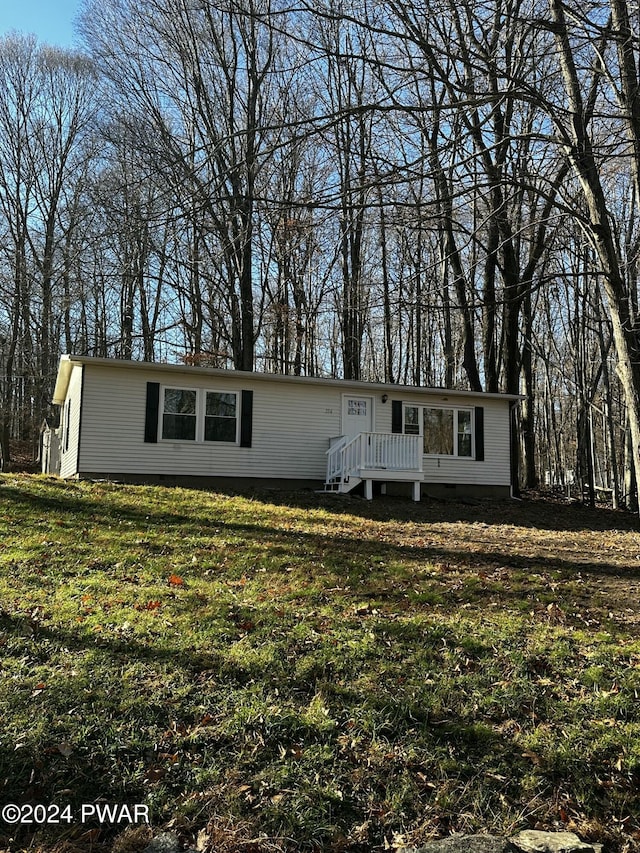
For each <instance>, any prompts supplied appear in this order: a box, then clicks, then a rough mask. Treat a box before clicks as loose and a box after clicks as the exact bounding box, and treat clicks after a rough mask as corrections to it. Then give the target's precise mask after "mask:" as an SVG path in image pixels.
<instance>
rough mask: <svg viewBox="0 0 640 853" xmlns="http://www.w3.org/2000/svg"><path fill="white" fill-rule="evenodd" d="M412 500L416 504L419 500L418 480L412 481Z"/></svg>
mask: <svg viewBox="0 0 640 853" xmlns="http://www.w3.org/2000/svg"><path fill="white" fill-rule="evenodd" d="M413 499H414V501H416V502H417V501H419V500H420V480H414V481H413Z"/></svg>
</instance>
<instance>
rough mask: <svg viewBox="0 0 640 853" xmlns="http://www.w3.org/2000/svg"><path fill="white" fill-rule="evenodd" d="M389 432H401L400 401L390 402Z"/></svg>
mask: <svg viewBox="0 0 640 853" xmlns="http://www.w3.org/2000/svg"><path fill="white" fill-rule="evenodd" d="M391 432H402V400H392V401H391Z"/></svg>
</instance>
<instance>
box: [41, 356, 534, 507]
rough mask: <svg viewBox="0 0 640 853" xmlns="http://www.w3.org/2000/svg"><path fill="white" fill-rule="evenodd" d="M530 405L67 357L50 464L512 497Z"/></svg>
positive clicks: (66, 469)
mask: <svg viewBox="0 0 640 853" xmlns="http://www.w3.org/2000/svg"><path fill="white" fill-rule="evenodd" d="M518 399H519V398H518V397H517V396H514V395H507V394H485V393H474V392H470V391H451V390H445V389H439V388H420V387H413V386H404V385H390V384H384V383H374V382H352V381H345V380H339V379H323V378H315V377H314V378H311V377H300V376H283V375H273V374H263V373H247V372H243V371H235V370H221V369H216V368H207V367H192V366H188V365H183V364H180V365H178V364H162V363H153V364H151V363H145V362H133V361H121V360H116V359H107V358H95V357H89V356H74V355H65V356H62V358H61V360H60V366H59V369H58V376H57V381H56V386H55V391H54V395H53V403H54V404H55V405H57V406H59V407H60V425H59V426H58V427H57V428H55V429H52V430H51V434H50V435H49V436H47V438H46V441H47V442H48V445H47V446H48V447H49V448H50V450H49V452H48V453H47V454H46V455H43V465H44V470H45V473H55V474H59V475H60V476H62V477H75V478H90V479H116V480H123V481H126V482H166V483H180V484H184V485H215V484H218V485H221V486H229V485H232V486H236V487H242V486H243V485H244V486H249V485H259V484H263V485H269V486H273V487H277V486H283V487H287V488H291V487H309V486H313V487H319V488H323V487H324V488H325V489H326V490H327V491H335V492H348V491H350V490H351V489H353V488H354V487H355V486H357V485H358V484H360V483H363V486H362V487H361V488H363V489H364V494H365V497H367V498H371V496H372V494H373V486H374V483H376V484H380V486H381V489H382V490H386V489H387V487H388V488H389V490H395V491H400V489H403V490H404V491H405V492H407V493H409V494H412V495H413V498H414V500H419V498H420V495H421V493H428V494H438V493H439V494H442V493H443V492H444V493H445V494H447V495H450V496H452V497H453V496H455V495H462V494H475V495H482V494H486V495H489V496H496V497H500V496H503V497H506V496H509V495H510V493H511V463H510V457H511V454H510V422H511V418H510V410H511V407H512V406H513V405H515V404H516V402H517V400H518ZM56 442H57V444H58V447H53V445H54V444H55V443H56ZM323 484H324V485H323Z"/></svg>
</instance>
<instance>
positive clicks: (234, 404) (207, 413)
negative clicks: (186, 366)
mask: <svg viewBox="0 0 640 853" xmlns="http://www.w3.org/2000/svg"><path fill="white" fill-rule="evenodd" d="M161 435H162V438H163V439H165V440H168V441H199V442H200V441H204V442H208V441H212V442H213V441H222V442H228V443H232V444H235V443H236V441H237V438H238V395H237V394H236V393H235V392H222V391H207V390H206V389H194V388H164V389H163V394H162V433H161Z"/></svg>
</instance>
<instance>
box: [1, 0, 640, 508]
mask: <svg viewBox="0 0 640 853" xmlns="http://www.w3.org/2000/svg"><path fill="white" fill-rule="evenodd" d="M639 30H640V8H639V6H638V3H633V2H629V1H628V0H602V1H601V0H596V2H587V3H584V2H577V0H567V2H563V0H411V2H409V0H384V2H382V0H320V2H315V0H314V2H310V0H298V2H290V0H219V2H218V0H100V2H93V1H92V0H88V2H87V3H86V4H85V7H84V9H83V12H82V16H81V19H80V21H79V33H80V36H81V39H82V44H83V49H82V50H78V51H67V50H61V49H58V48H54V47H51V46H47V45H44V44H40V43H38V42H37V40H36V39H35V38H34V37H30V36H25V35H21V34H17V33H13V34H8V35H5V36H4V37H3V38H2V39H0V80H1V84H0V448H1V450H0V457H1V459H2V467H3V468H4V469H5V470H9V469H10V466H11V457H10V442H11V440H12V439H22V440H33V441H34V444H37V435H38V432H39V428H40V425H41V423H42V421H43V419H44V418H45V417H47V416H49V415H50V414H51V406H50V399H51V395H52V391H53V384H54V381H55V375H56V369H57V363H58V358H59V356H60V354H61V353H64V352H69V353H77V354H89V355H96V356H109V357H115V358H124V359H144V360H149V361H168V362H180V361H184V362H186V363H188V364H195V365H197V364H201V365H206V366H216V367H227V368H235V369H241V370H259V371H264V372H275V373H290V374H296V375H308V376H318V375H328V376H335V377H344V378H345V379H362V380H376V381H386V382H393V383H404V384H418V385H435V386H443V387H447V388H469V389H472V390H485V391H505V392H509V393H520V394H522V395H523V401H522V405H521V407H520V409H519V411H518V412H517V413H516V417H517V420H518V423H517V424H516V428H517V434H518V435H519V436H521V440H520V442H519V444H520V447H519V448H518V450H519V457H520V459H519V463H520V481H521V484H522V485H523V486H526V487H530V488H532V487H536V486H538V485H539V484H543V485H548V486H554V487H557V488H562V489H564V490H569V489H573V491H574V494H575V493H577V494H579V495H580V496H582V495H586V496H587V499H588V500H590V501H591V502H594V501H595V499H596V496H598V495H600V496H605V497H608V498H610V499H611V500H612V502H613V505H614V506H627V507H628V508H637V498H636V492H637V489H636V473H638V472H640V322H639V318H638V272H639V268H638V264H639V254H638V253H639V249H640V222H639V219H640V217H639V214H640V38H639Z"/></svg>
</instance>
